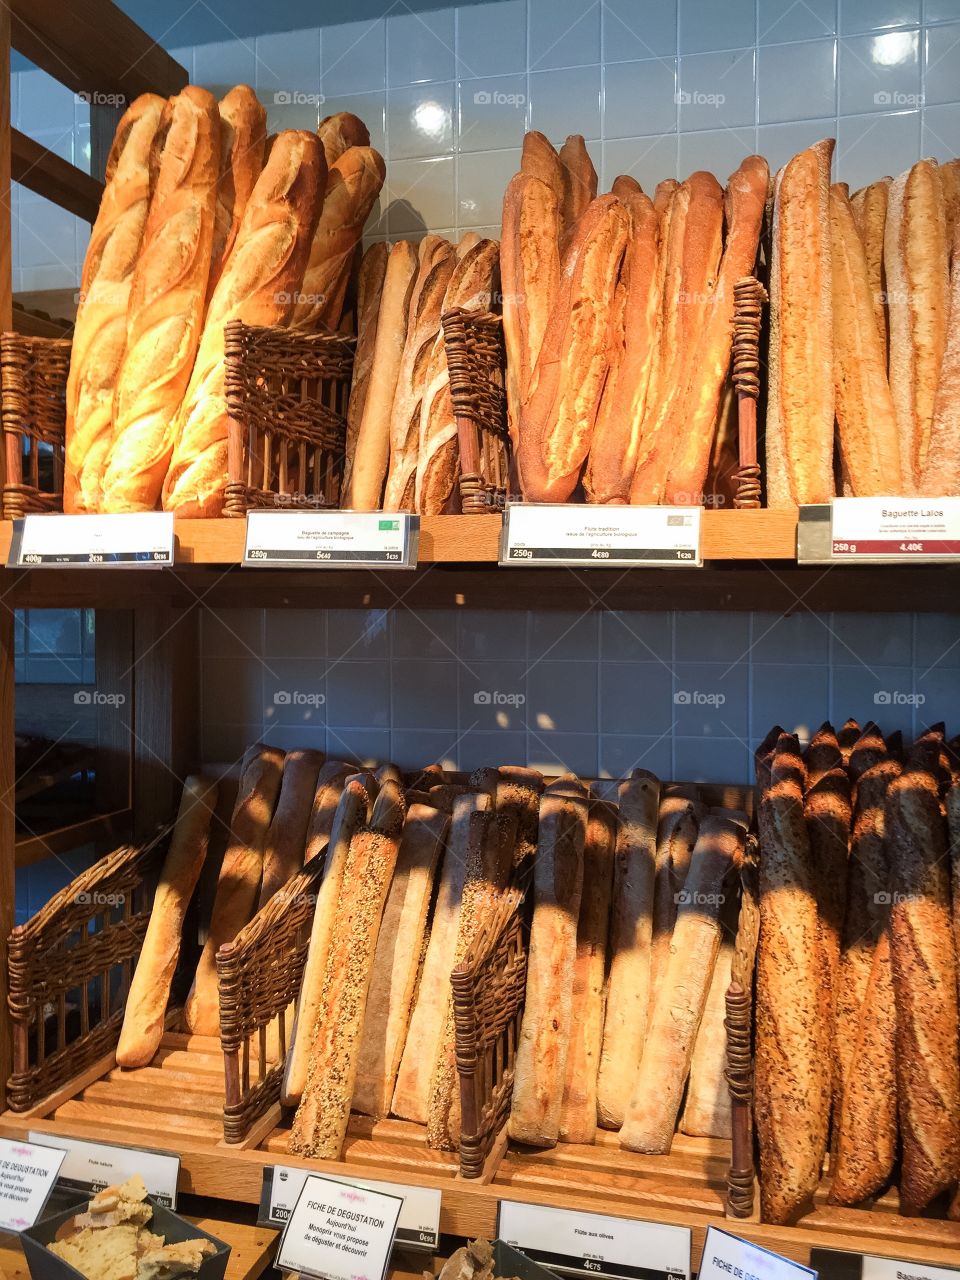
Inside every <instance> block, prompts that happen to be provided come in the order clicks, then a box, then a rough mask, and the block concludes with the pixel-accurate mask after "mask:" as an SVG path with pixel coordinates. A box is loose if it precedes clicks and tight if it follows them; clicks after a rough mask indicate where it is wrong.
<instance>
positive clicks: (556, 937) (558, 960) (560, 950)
mask: <svg viewBox="0 0 960 1280" xmlns="http://www.w3.org/2000/svg"><path fill="white" fill-rule="evenodd" d="M587 817H588V809H587V804H586V802H585V801H583V800H579V799H574V798H573V797H571V796H567V795H563V794H562V793H561V792H559V791H554V790H553V788H552V787H549V786H548V787H547V789H546V791H544V793H543V799H542V800H541V801H540V843H539V846H538V848H537V859H536V863H535V865H534V907H533V921H532V923H531V926H530V947H529V951H528V955H527V988H526V997H525V1001H524V1009H523V1022H522V1024H521V1027H520V1039H519V1043H518V1044H517V1057H516V1074H515V1076H514V1081H513V1101H512V1103H511V1106H510V1119H509V1122H508V1125H509V1133H510V1137H511V1138H513V1140H514V1141H515V1142H526V1143H529V1144H530V1145H532V1146H535V1147H552V1146H554V1145H555V1144H556V1141H557V1138H558V1137H559V1135H560V1113H561V1107H562V1104H563V1089H564V1082H565V1080H566V1067H567V1055H568V1053H569V1048H570V1041H571V1035H572V1034H575V1032H574V1029H573V1022H572V1016H573V1004H572V999H571V994H572V990H573V976H574V966H575V963H576V957H577V921H578V918H579V913H580V901H581V894H582V889H583V851H584V842H585V840H586V834H587Z"/></svg>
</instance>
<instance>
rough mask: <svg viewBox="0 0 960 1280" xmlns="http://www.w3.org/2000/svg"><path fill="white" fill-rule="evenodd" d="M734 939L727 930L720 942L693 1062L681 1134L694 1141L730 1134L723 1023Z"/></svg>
mask: <svg viewBox="0 0 960 1280" xmlns="http://www.w3.org/2000/svg"><path fill="white" fill-rule="evenodd" d="M734 936H735V935H734V934H731V933H730V932H729V930H728V931H727V932H725V933H724V934H723V936H722V938H721V942H720V950H719V951H718V952H717V960H716V964H715V965H714V966H713V974H712V975H711V978H710V985H709V987H708V989H707V998H706V1001H705V1003H704V1006H703V1016H702V1018H701V1019H700V1028H699V1030H698V1031H697V1038H696V1040H695V1042H694V1046H693V1055H692V1057H691V1058H690V1079H689V1081H688V1084H687V1096H686V1101H685V1102H684V1105H683V1115H682V1117H681V1119H680V1131H681V1133H686V1134H689V1136H690V1137H692V1138H727V1137H729V1135H730V1131H731V1118H730V1089H729V1087H728V1085H727V1080H726V1076H725V1074H724V1071H725V1067H726V1055H727V1032H726V1028H725V1026H724V1020H725V1019H726V1016H727V990H728V988H729V986H730V980H731V966H732V964H733V956H734V951H735V945H734Z"/></svg>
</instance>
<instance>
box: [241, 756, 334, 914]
mask: <svg viewBox="0 0 960 1280" xmlns="http://www.w3.org/2000/svg"><path fill="white" fill-rule="evenodd" d="M322 762H323V755H322V753H321V752H319V751H288V752H287V756H286V759H285V760H284V762H283V781H282V783H281V785H280V797H279V799H278V800H277V808H276V811H275V812H274V815H273V821H272V822H271V823H270V830H269V831H268V832H267V840H266V844H265V846H264V851H263V878H262V880H261V882H260V898H259V903H258V907H257V910H259V909H260V907H263V906H266V904H267V903H268V902H269V901H270V899H271V898H272V897H273V895H274V894H275V893H276V892H277V890H278V889H280V888H282V887H283V886H284V885H285V884H286V883H287V881H288V880H290V879H291V878H292V877H293V876H295V875H296V874H297V872H298V871H299V870H300V868H301V867H302V866H303V861H304V849H305V848H306V842H307V827H308V825H309V823H310V816H311V810H312V805H313V798H314V793H315V792H316V789H317V776H318V774H319V772H320V765H321V764H322Z"/></svg>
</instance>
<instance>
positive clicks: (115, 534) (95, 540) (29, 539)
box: [7, 511, 173, 569]
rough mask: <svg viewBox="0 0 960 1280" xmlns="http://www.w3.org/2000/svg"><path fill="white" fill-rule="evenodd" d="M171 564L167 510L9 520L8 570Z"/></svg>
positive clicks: (159, 566)
mask: <svg viewBox="0 0 960 1280" xmlns="http://www.w3.org/2000/svg"><path fill="white" fill-rule="evenodd" d="M172 564H173V512H172V511H139V512H133V513H131V514H129V515H119V516H59V515H37V516H25V517H24V519H23V520H17V521H15V522H14V529H13V541H12V542H11V544H10V557H9V559H8V561H7V568H9V569H43V568H55V569H57V568H60V569H63V568H67V569H86V568H95V569H104V568H106V569H162V568H164V567H165V566H168V565H172Z"/></svg>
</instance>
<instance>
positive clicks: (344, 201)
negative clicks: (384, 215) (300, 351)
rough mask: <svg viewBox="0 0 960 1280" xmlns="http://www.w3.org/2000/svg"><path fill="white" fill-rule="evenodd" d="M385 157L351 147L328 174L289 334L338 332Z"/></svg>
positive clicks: (381, 176) (381, 178)
mask: <svg viewBox="0 0 960 1280" xmlns="http://www.w3.org/2000/svg"><path fill="white" fill-rule="evenodd" d="M385 176H386V166H385V165H384V163H383V157H382V156H381V155H380V154H379V152H377V151H374V149H373V148H372V147H350V148H349V149H348V150H347V151H345V152H344V153H343V154H342V155H341V156H340V157H339V158H338V159H337V160H335V161H334V163H333V164H332V165H331V166H330V167H329V168H328V169H327V184H326V192H325V195H324V199H323V211H322V212H321V214H320V219H319V221H318V222H317V229H316V231H315V232H314V236H313V241H312V243H311V245H310V258H309V261H308V263H307V268H306V271H305V272H304V276H303V288H302V290H301V292H300V295H299V297H298V298H297V300H296V303H295V305H294V308H293V313H292V315H291V317H290V327H291V328H293V329H308V330H311V331H313V330H318V329H319V330H323V329H330V330H334V329H336V328H337V327H338V326H339V324H340V320H341V317H342V315H343V303H344V298H345V297H346V293H347V284H348V283H349V280H350V268H351V265H352V263H353V255H354V250H355V249H356V247H357V245H358V244H359V243H360V237H361V235H362V234H363V228H364V225H365V223H366V221H367V218H368V217H369V216H370V210H371V209H372V208H373V206H374V203H375V201H376V199H377V197H378V196H379V194H380V189H381V188H382V186H383V180H384V178H385Z"/></svg>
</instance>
